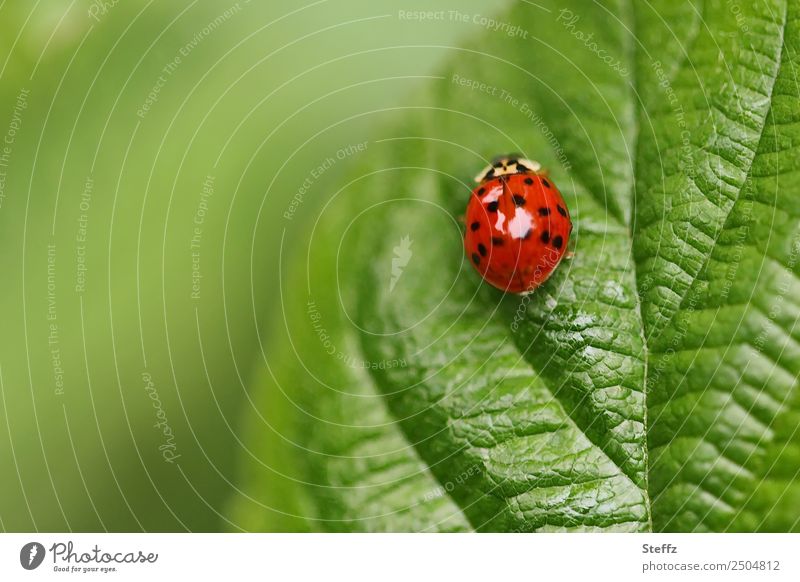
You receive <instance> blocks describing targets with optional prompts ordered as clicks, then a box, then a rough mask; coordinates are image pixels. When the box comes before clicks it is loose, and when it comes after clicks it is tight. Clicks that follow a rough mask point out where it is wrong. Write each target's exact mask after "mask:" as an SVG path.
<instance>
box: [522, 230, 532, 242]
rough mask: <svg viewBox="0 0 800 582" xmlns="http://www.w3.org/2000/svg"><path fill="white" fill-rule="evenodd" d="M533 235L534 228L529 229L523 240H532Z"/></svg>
mask: <svg viewBox="0 0 800 582" xmlns="http://www.w3.org/2000/svg"><path fill="white" fill-rule="evenodd" d="M532 234H533V229H532V228H529V229H528V232H526V233H525V234H524V235H523V237H522V240H528V239H529V238H531V235H532Z"/></svg>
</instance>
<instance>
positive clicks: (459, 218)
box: [458, 214, 467, 224]
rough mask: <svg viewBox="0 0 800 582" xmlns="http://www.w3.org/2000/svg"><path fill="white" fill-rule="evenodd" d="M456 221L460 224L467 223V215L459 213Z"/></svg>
mask: <svg viewBox="0 0 800 582" xmlns="http://www.w3.org/2000/svg"><path fill="white" fill-rule="evenodd" d="M458 222H460V223H461V224H467V217H466V216H464V215H463V214H459V216H458Z"/></svg>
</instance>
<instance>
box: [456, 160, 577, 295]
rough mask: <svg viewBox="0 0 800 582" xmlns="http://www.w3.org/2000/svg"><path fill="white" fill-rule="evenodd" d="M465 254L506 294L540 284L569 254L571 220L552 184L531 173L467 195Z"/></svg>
mask: <svg viewBox="0 0 800 582" xmlns="http://www.w3.org/2000/svg"><path fill="white" fill-rule="evenodd" d="M466 224H467V232H466V235H465V236H464V249H465V251H466V253H467V257H468V258H469V260H470V262H471V263H472V265H473V266H474V267H475V268H476V269H477V271H478V272H479V273H480V274H481V277H483V278H484V279H485V280H486V281H488V282H489V283H490V284H492V285H494V286H495V287H497V288H498V289H502V290H503V291H506V292H509V293H523V294H524V293H529V292H531V291H533V290H534V289H536V288H537V287H538V286H539V285H541V284H542V283H544V282H545V281H546V280H547V278H548V277H550V275H551V274H552V272H553V270H554V269H555V268H556V267H557V266H558V264H559V263H560V262H561V259H562V258H563V257H564V254H565V253H566V251H567V243H568V242H569V235H570V233H571V232H572V221H571V220H570V218H569V212H568V211H567V205H566V204H565V203H564V198H562V196H561V193H560V192H559V191H558V189H557V188H556V187H555V185H554V184H553V183H552V182H551V181H550V180H549V179H548V178H546V177H544V176H542V175H540V174H536V173H533V172H522V173H517V174H511V175H504V176H500V177H497V178H493V179H490V180H486V181H484V182H482V183H481V184H480V185H479V186H478V187H477V188H475V190H473V192H472V195H471V196H470V200H469V204H468V205H467V215H466Z"/></svg>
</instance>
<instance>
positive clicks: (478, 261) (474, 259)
mask: <svg viewBox="0 0 800 582" xmlns="http://www.w3.org/2000/svg"><path fill="white" fill-rule="evenodd" d="M472 262H473V263H475V264H476V265H480V264H481V258H480V257H479V256H478V253H472Z"/></svg>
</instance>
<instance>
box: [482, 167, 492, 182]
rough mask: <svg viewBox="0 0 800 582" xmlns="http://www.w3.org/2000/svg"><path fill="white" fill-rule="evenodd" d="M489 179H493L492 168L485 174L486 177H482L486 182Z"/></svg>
mask: <svg viewBox="0 0 800 582" xmlns="http://www.w3.org/2000/svg"><path fill="white" fill-rule="evenodd" d="M489 178H494V168H489V171H488V172H486V175H485V176H484V177H483V179H484V180H488V179H489Z"/></svg>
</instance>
